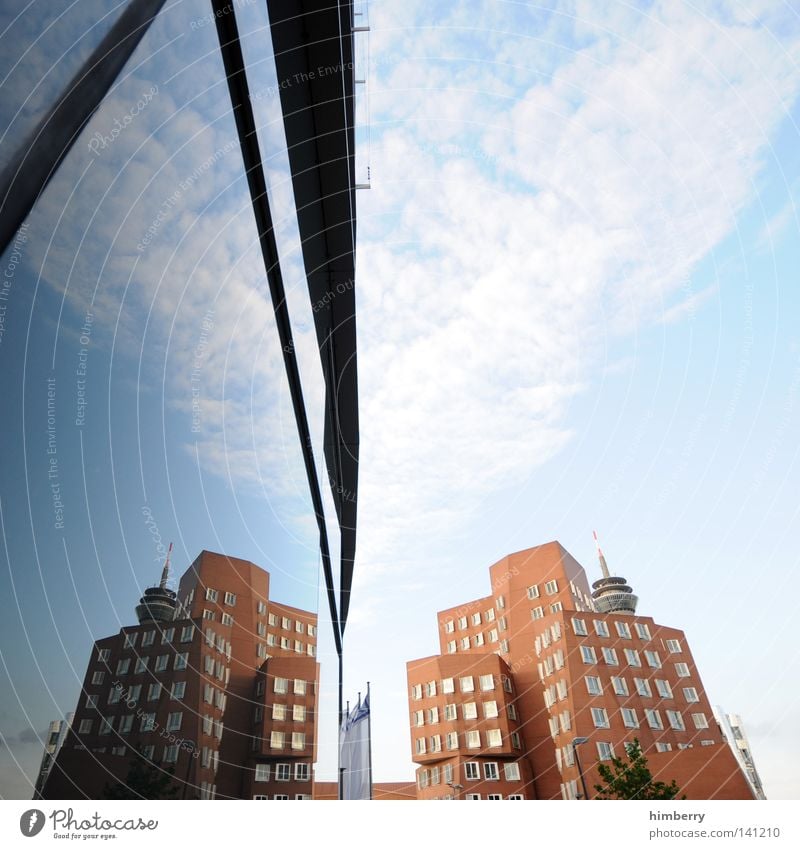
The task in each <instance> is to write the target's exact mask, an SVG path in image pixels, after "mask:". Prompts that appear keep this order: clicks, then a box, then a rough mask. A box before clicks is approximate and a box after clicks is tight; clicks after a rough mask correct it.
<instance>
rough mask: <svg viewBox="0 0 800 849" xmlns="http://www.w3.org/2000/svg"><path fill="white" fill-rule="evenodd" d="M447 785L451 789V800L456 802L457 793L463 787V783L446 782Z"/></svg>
mask: <svg viewBox="0 0 800 849" xmlns="http://www.w3.org/2000/svg"><path fill="white" fill-rule="evenodd" d="M447 786H448V787H449V788H450V789H451V790H452V791H453V801H455V802H457V801H458V793H459V791H460V790H463V789H464V785H463V784H451V783H448V785H447Z"/></svg>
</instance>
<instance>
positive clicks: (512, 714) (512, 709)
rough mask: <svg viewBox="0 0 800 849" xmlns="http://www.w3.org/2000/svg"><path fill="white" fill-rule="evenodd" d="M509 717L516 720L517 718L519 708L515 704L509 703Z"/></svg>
mask: <svg viewBox="0 0 800 849" xmlns="http://www.w3.org/2000/svg"><path fill="white" fill-rule="evenodd" d="M507 710H508V718H509V719H513V720H516V718H517V708H516V706H515V705H509V706H508V708H507Z"/></svg>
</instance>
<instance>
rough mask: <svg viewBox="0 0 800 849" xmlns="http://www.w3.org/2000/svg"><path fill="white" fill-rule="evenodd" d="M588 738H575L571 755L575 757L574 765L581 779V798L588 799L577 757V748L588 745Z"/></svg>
mask: <svg viewBox="0 0 800 849" xmlns="http://www.w3.org/2000/svg"><path fill="white" fill-rule="evenodd" d="M588 742H589V738H588V737H576V738H575V739H574V740H573V741H572V754H573V755H575V763H576V764H577V765H578V775H579V776H580V777H581V787H583V798H584V799H588V798H589V791H588V790H587V789H586V778H585V776H584V774H583V769H582V768H581V759H580V757H579V756H578V746H582V745H583V744H584V743H588Z"/></svg>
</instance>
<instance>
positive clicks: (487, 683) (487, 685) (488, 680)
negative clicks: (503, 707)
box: [480, 675, 494, 692]
mask: <svg viewBox="0 0 800 849" xmlns="http://www.w3.org/2000/svg"><path fill="white" fill-rule="evenodd" d="M480 681H481V690H483V691H484V692H485V691H487V690H494V675H481V677H480Z"/></svg>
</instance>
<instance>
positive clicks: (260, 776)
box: [203, 749, 269, 798]
mask: <svg viewBox="0 0 800 849" xmlns="http://www.w3.org/2000/svg"><path fill="white" fill-rule="evenodd" d="M203 751H204V752H205V751H206V750H205V749H204V750H203ZM255 780H256V781H269V764H256V775H255ZM265 798H266V797H265Z"/></svg>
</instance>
